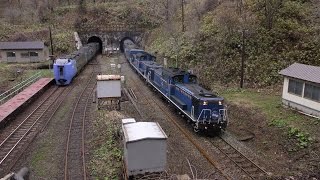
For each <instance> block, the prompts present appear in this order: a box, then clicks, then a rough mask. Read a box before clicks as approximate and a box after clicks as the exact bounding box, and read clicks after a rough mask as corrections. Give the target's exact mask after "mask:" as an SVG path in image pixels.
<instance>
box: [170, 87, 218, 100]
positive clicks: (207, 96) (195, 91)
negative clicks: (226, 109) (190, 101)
mask: <svg viewBox="0 0 320 180" xmlns="http://www.w3.org/2000/svg"><path fill="white" fill-rule="evenodd" d="M176 86H177V87H179V88H181V89H183V90H184V91H186V92H187V93H189V94H190V95H192V96H194V97H196V98H198V99H201V100H212V98H214V99H215V100H217V98H218V100H223V98H221V97H218V96H217V95H216V94H214V93H212V92H210V91H208V90H206V89H204V88H203V87H201V86H199V85H198V84H176Z"/></svg>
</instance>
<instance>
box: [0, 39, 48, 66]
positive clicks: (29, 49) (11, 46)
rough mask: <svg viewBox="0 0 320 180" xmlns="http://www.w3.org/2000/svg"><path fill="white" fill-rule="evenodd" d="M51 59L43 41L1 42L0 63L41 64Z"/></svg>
mask: <svg viewBox="0 0 320 180" xmlns="http://www.w3.org/2000/svg"><path fill="white" fill-rule="evenodd" d="M48 59H49V49H48V48H47V47H46V46H45V45H44V43H43V42H41V41H28V42H0V62H8V63H13V62H19V63H29V62H41V61H45V60H48Z"/></svg>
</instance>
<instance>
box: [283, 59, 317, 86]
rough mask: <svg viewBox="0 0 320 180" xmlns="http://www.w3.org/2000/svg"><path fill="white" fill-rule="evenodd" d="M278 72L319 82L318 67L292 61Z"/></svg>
mask: <svg viewBox="0 0 320 180" xmlns="http://www.w3.org/2000/svg"><path fill="white" fill-rule="evenodd" d="M279 74H281V75H284V76H289V77H293V78H297V79H301V80H306V81H310V82H314V83H320V67H319V66H310V65H305V64H300V63H294V64H292V65H291V66H289V67H287V68H286V69H283V70H281V71H280V72H279Z"/></svg>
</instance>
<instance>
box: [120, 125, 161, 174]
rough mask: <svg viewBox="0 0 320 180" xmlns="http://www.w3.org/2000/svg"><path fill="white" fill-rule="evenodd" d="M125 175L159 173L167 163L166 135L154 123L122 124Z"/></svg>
mask: <svg viewBox="0 0 320 180" xmlns="http://www.w3.org/2000/svg"><path fill="white" fill-rule="evenodd" d="M122 128H123V133H124V139H123V141H124V161H125V164H126V167H127V170H126V171H127V175H128V176H133V175H137V174H144V173H146V172H150V173H152V172H161V171H164V170H165V166H166V163H167V135H166V134H165V133H164V131H163V130H162V128H161V127H160V125H159V124H158V123H156V122H136V123H127V124H123V126H122Z"/></svg>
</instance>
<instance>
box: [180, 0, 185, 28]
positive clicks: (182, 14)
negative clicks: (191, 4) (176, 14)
mask: <svg viewBox="0 0 320 180" xmlns="http://www.w3.org/2000/svg"><path fill="white" fill-rule="evenodd" d="M181 23H182V32H184V31H185V26H184V0H181Z"/></svg>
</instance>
